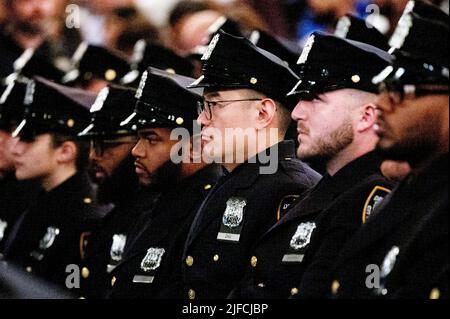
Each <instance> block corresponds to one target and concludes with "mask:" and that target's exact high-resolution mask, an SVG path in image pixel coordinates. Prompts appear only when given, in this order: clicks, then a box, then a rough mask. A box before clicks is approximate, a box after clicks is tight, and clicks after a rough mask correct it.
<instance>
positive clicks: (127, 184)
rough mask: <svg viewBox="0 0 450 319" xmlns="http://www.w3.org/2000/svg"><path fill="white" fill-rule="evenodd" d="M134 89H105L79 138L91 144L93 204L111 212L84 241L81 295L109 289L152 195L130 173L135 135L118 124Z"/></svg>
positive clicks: (91, 295)
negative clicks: (116, 267) (109, 207)
mask: <svg viewBox="0 0 450 319" xmlns="http://www.w3.org/2000/svg"><path fill="white" fill-rule="evenodd" d="M135 94H136V90H134V89H130V88H125V87H120V86H115V85H109V86H108V87H106V88H105V89H103V90H102V91H101V92H100V94H99V95H98V97H97V100H96V101H95V103H94V104H93V105H92V107H91V114H92V121H91V124H90V125H89V126H88V127H86V128H85V129H84V130H83V131H82V132H81V133H80V134H79V137H80V138H83V139H88V140H90V142H91V151H90V162H91V168H90V172H91V176H92V178H93V180H94V181H95V182H96V183H97V184H98V190H97V201H98V202H99V204H102V205H108V204H112V205H113V206H114V207H113V209H112V210H111V211H110V212H109V213H108V214H107V216H106V217H105V218H104V219H103V220H102V222H101V225H99V227H98V228H97V229H95V230H94V231H93V232H92V234H91V236H90V237H89V240H88V244H87V246H86V249H85V252H84V258H83V264H82V268H81V275H82V294H83V297H86V298H100V297H102V296H103V294H104V293H105V291H106V289H107V288H108V287H110V283H111V276H110V275H109V274H110V273H111V271H112V270H113V269H114V267H115V266H116V265H117V264H118V263H119V262H120V261H121V259H122V254H123V251H124V248H125V244H126V241H127V234H128V232H129V231H130V229H131V228H132V226H133V225H134V223H135V222H136V220H137V219H138V216H139V213H140V212H141V211H142V210H143V209H147V208H148V207H151V203H152V201H153V200H154V197H155V196H156V194H154V193H153V192H147V191H145V190H144V189H143V188H142V187H141V186H140V185H139V180H138V177H137V175H136V173H135V166H134V158H133V156H132V155H131V150H132V149H133V147H134V146H135V144H136V134H135V132H134V131H132V130H131V129H127V128H125V127H121V126H120V123H121V122H122V120H123V119H124V118H126V117H127V116H128V115H129V114H130V113H132V112H133V110H134V106H135V104H136V100H135V98H134V96H135Z"/></svg>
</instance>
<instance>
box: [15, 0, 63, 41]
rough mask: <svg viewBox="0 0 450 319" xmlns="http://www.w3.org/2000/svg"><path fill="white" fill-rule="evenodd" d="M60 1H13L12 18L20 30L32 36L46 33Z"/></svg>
mask: <svg viewBox="0 0 450 319" xmlns="http://www.w3.org/2000/svg"><path fill="white" fill-rule="evenodd" d="M59 1H60V0H13V1H11V7H10V8H11V10H10V14H11V18H12V21H14V22H15V23H16V24H17V25H18V27H19V29H22V30H23V31H27V32H30V33H32V34H36V33H41V32H45V31H46V29H47V28H48V25H49V23H50V22H51V19H52V18H53V17H54V15H55V11H56V8H57V5H58V4H59Z"/></svg>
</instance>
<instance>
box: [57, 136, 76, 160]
mask: <svg viewBox="0 0 450 319" xmlns="http://www.w3.org/2000/svg"><path fill="white" fill-rule="evenodd" d="M77 152H78V150H77V146H76V144H75V143H74V142H72V141H66V142H64V143H63V144H62V145H61V146H60V147H58V150H57V157H56V160H57V162H58V163H62V164H68V163H70V162H74V163H75V161H76V158H77Z"/></svg>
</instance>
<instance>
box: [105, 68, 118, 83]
mask: <svg viewBox="0 0 450 319" xmlns="http://www.w3.org/2000/svg"><path fill="white" fill-rule="evenodd" d="M116 78H117V71H116V70H113V69H109V70H107V71H106V72H105V79H106V80H107V81H109V82H112V81H114V80H115V79H116Z"/></svg>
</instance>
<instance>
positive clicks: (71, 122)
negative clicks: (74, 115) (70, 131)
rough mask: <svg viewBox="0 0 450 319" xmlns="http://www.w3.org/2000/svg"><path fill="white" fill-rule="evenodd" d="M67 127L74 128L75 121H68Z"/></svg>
mask: <svg viewBox="0 0 450 319" xmlns="http://www.w3.org/2000/svg"><path fill="white" fill-rule="evenodd" d="M67 126H68V127H70V128H72V127H74V126H75V121H74V120H73V119H68V120H67Z"/></svg>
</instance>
